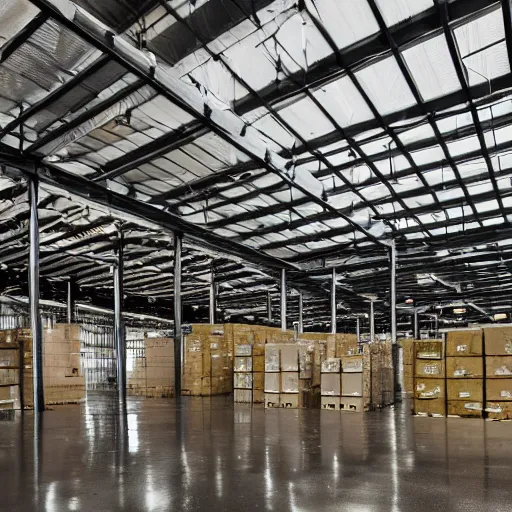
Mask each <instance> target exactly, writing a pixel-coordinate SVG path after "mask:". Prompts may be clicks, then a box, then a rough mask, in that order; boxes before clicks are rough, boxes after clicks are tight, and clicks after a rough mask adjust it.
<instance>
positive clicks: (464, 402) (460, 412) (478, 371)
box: [446, 329, 484, 417]
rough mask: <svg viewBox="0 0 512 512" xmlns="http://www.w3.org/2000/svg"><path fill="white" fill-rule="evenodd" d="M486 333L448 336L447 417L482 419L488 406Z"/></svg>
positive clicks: (469, 331)
mask: <svg viewBox="0 0 512 512" xmlns="http://www.w3.org/2000/svg"><path fill="white" fill-rule="evenodd" d="M483 363H484V361H483V343H482V331H481V330H480V329H477V330H465V331H458V332H457V331H453V332H448V333H447V335H446V383H447V385H446V387H447V396H448V400H447V414H448V415H449V416H464V417H482V411H483V403H484V386H483V377H484V364H483Z"/></svg>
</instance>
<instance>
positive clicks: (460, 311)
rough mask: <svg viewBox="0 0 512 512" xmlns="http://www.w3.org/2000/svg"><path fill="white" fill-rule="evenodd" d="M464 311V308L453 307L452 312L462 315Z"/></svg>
mask: <svg viewBox="0 0 512 512" xmlns="http://www.w3.org/2000/svg"><path fill="white" fill-rule="evenodd" d="M465 312H466V308H454V309H453V313H454V314H455V315H463V314H464V313H465Z"/></svg>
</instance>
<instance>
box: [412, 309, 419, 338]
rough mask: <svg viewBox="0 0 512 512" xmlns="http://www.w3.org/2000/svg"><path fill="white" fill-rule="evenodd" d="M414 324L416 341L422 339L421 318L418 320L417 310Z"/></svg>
mask: <svg viewBox="0 0 512 512" xmlns="http://www.w3.org/2000/svg"><path fill="white" fill-rule="evenodd" d="M413 324H414V339H415V340H419V339H420V324H419V318H418V311H417V310H416V309H415V310H414V316H413Z"/></svg>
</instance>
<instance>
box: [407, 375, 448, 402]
mask: <svg viewBox="0 0 512 512" xmlns="http://www.w3.org/2000/svg"><path fill="white" fill-rule="evenodd" d="M414 392H415V397H416V398H417V399H419V400H433V399H435V398H444V396H445V381H444V379H431V378H424V377H418V378H417V379H416V382H415V390H414Z"/></svg>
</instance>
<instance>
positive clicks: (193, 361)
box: [182, 324, 233, 396]
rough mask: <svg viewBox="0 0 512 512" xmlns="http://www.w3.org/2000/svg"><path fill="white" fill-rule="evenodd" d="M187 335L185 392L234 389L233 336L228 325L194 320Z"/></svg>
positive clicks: (217, 392) (200, 393) (214, 392)
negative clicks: (209, 323)
mask: <svg viewBox="0 0 512 512" xmlns="http://www.w3.org/2000/svg"><path fill="white" fill-rule="evenodd" d="M191 327H192V333H191V334H188V335H186V336H185V337H184V338H185V339H184V342H185V354H184V371H183V384H182V394H183V395H194V396H210V395H220V394H225V393H231V392H232V390H233V375H232V373H233V345H232V337H230V336H228V337H226V336H225V335H224V325H208V324H194V325H192V326H191Z"/></svg>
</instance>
